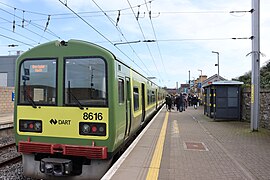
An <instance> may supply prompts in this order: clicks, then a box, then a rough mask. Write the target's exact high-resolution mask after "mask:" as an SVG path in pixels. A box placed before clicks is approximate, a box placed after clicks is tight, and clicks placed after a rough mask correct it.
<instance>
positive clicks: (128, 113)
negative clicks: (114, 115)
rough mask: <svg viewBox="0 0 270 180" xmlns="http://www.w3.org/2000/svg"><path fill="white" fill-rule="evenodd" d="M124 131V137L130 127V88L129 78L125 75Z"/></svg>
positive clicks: (126, 135) (127, 134)
mask: <svg viewBox="0 0 270 180" xmlns="http://www.w3.org/2000/svg"><path fill="white" fill-rule="evenodd" d="M125 91H126V92H125V95H126V131H125V139H126V138H127V137H128V136H129V133H130V129H131V120H132V118H131V92H130V91H131V90H130V79H129V78H128V77H126V88H125Z"/></svg>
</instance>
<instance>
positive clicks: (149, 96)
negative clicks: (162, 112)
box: [147, 90, 151, 105]
mask: <svg viewBox="0 0 270 180" xmlns="http://www.w3.org/2000/svg"><path fill="white" fill-rule="evenodd" d="M147 103H148V105H149V104H151V91H150V90H147Z"/></svg>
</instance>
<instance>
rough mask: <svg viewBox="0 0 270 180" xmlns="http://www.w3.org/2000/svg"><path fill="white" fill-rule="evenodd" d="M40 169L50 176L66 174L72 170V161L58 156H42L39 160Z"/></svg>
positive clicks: (69, 173)
mask: <svg viewBox="0 0 270 180" xmlns="http://www.w3.org/2000/svg"><path fill="white" fill-rule="evenodd" d="M40 171H41V172H42V173H45V174H47V175H51V176H68V175H71V172H72V161H71V160H69V159H60V158H44V159H41V161H40Z"/></svg>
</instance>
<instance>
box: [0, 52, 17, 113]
mask: <svg viewBox="0 0 270 180" xmlns="http://www.w3.org/2000/svg"><path fill="white" fill-rule="evenodd" d="M17 58H18V55H10V56H0V115H1V114H3V113H12V112H13V108H14V84H15V66H16V59H17Z"/></svg>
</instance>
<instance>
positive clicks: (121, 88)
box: [118, 78, 124, 103]
mask: <svg viewBox="0 0 270 180" xmlns="http://www.w3.org/2000/svg"><path fill="white" fill-rule="evenodd" d="M118 102H119V103H124V80H123V79H120V78H119V79H118Z"/></svg>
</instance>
